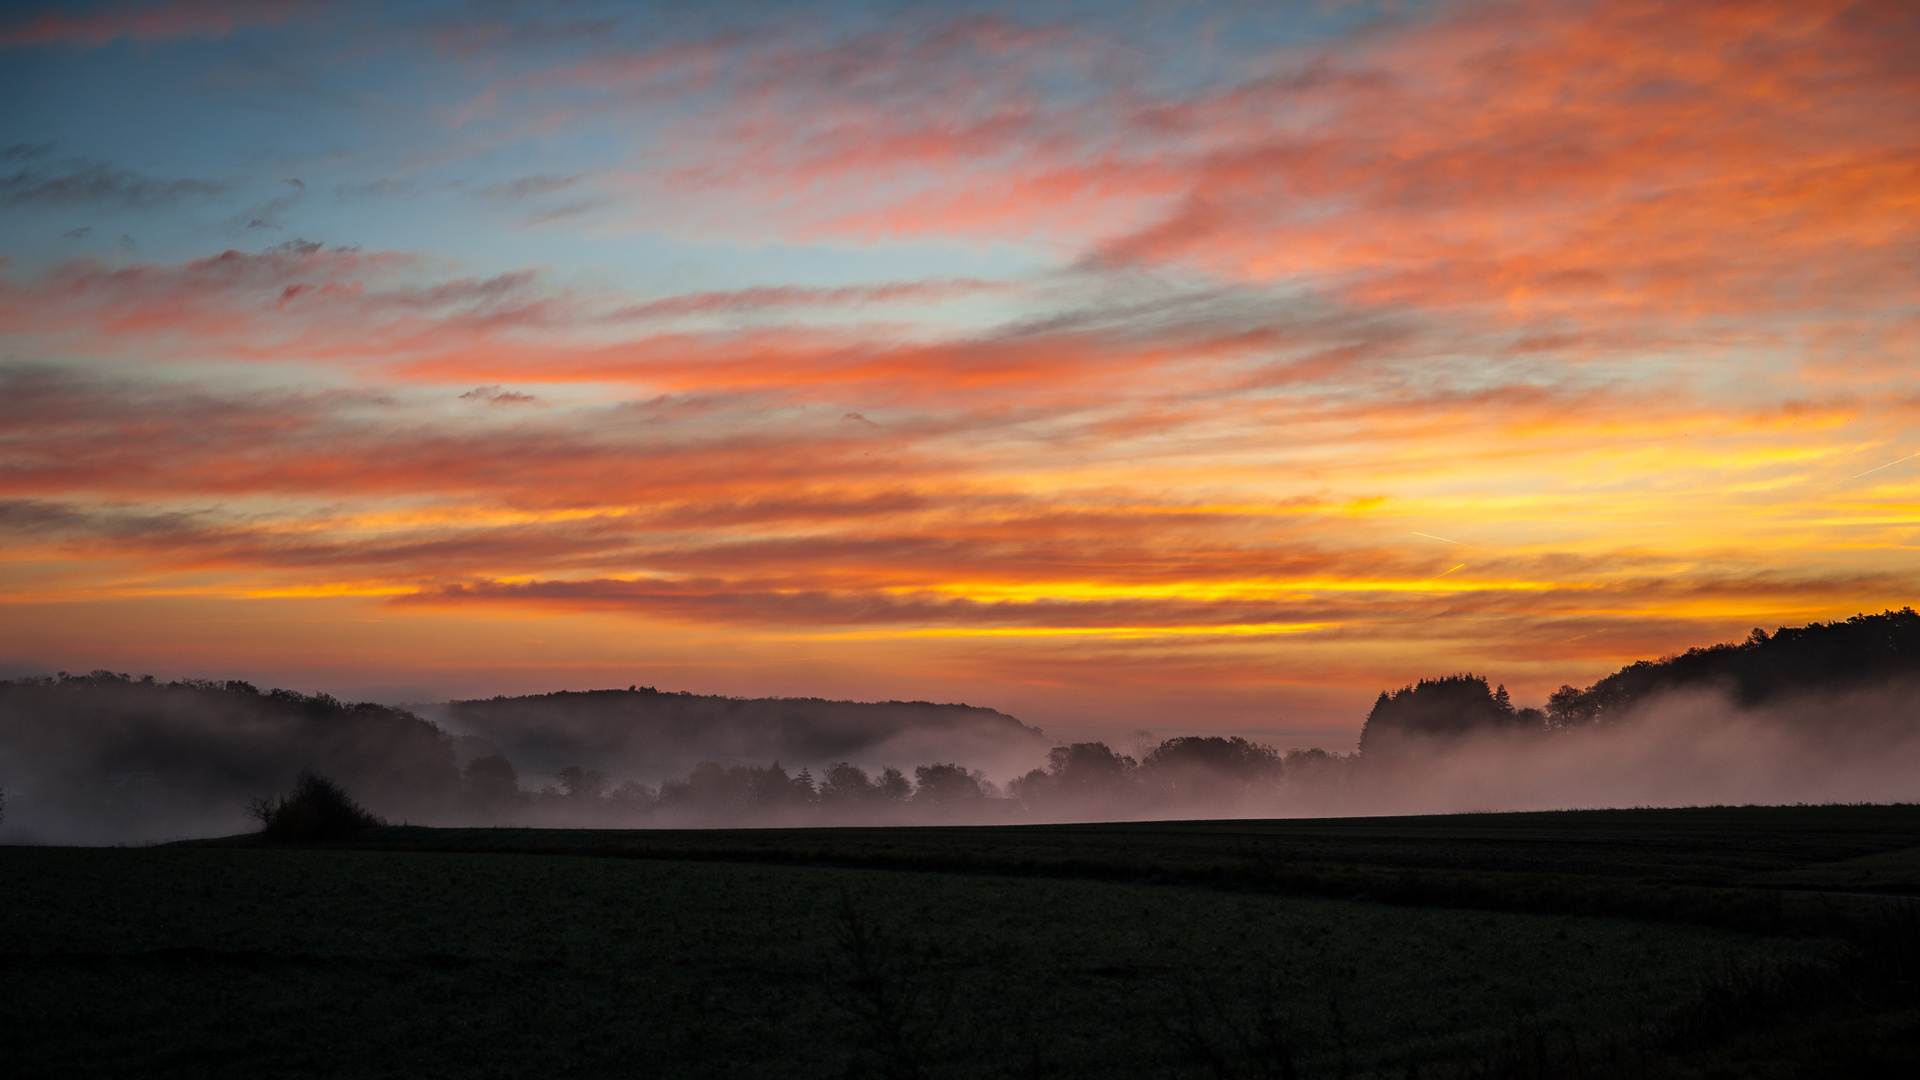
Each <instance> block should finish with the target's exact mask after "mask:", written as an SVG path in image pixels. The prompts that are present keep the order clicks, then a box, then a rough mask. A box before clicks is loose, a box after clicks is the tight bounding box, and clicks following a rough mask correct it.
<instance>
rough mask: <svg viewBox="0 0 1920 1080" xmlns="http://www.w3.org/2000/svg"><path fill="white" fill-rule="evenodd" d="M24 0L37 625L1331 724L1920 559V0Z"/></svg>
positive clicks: (204, 653) (1681, 636) (1048, 706)
mask: <svg viewBox="0 0 1920 1080" xmlns="http://www.w3.org/2000/svg"><path fill="white" fill-rule="evenodd" d="M6 10H7V14H5V15H4V16H0V101H4V102H5V103H6V107H5V108H4V109H0V158H3V159H4V160H0V675H5V674H9V673H34V672H46V671H53V670H73V671H83V670H90V669H93V668H109V669H112V670H118V671H129V672H132V673H134V674H142V673H153V674H155V675H158V676H161V677H179V676H202V677H221V678H226V677H244V678H250V679H252V680H255V681H257V682H259V683H261V684H262V685H285V686H290V687H294V688H298V689H303V690H308V691H311V690H326V691H329V692H333V693H335V694H337V695H340V696H342V697H348V698H359V697H367V698H376V699H379V700H385V701H424V700H430V699H436V698H445V697H448V696H461V697H468V696H491V695H493V694H500V693H505V694H517V693H527V692H544V691H547V690H553V689H562V688H573V689H580V688H588V687H599V686H622V687H624V686H626V685H629V684H644V685H654V686H658V687H660V688H662V689H674V690H691V691H695V692H701V693H723V694H735V695H751V696H760V695H799V696H822V697H829V698H851V699H859V700H886V699H906V700H914V699H927V700H935V701H965V702H969V703H972V704H977V705H988V706H992V707H995V708H999V709H1002V710H1004V711H1007V712H1011V713H1013V714H1014V715H1016V716H1019V717H1020V718H1021V719H1022V720H1024V721H1026V722H1028V723H1033V724H1038V725H1040V726H1042V727H1043V728H1045V729H1047V730H1048V732H1049V733H1050V734H1054V735H1057V736H1061V737H1071V736H1073V735H1074V734H1076V733H1082V732H1085V733H1107V732H1134V733H1140V732H1154V733H1158V734H1163V735H1169V734H1178V733H1182V732H1209V733H1219V732H1241V733H1246V734H1250V735H1254V736H1257V737H1261V738H1264V739H1266V740H1269V741H1273V742H1275V743H1277V744H1278V745H1281V746H1282V747H1284V746H1286V745H1324V746H1327V747H1329V748H1334V749H1343V748H1347V747H1350V746H1351V744H1352V740H1353V739H1354V738H1355V736H1356V735H1357V731H1358V726H1359V723H1360V721H1361V720H1362V719H1363V718H1364V716H1365V713H1366V709H1367V708H1368V706H1369V705H1370V704H1371V703H1372V700H1373V698H1374V697H1375V696H1376V695H1377V694H1378V693H1379V692H1380V691H1381V690H1382V689H1384V688H1388V687H1394V686H1399V685H1403V684H1405V683H1408V682H1411V681H1413V680H1414V679H1417V678H1421V677H1427V676H1436V675H1443V674H1451V673H1455V672H1462V671H1470V672H1473V673H1477V674H1483V675H1485V676H1487V677H1488V678H1489V679H1490V680H1492V681H1495V682H1498V683H1503V684H1505V685H1506V686H1507V687H1508V688H1509V689H1510V691H1511V692H1512V695H1513V698H1514V700H1515V702H1516V703H1517V704H1522V705H1525V704H1538V703H1539V701H1540V700H1542V699H1544V697H1545V695H1546V694H1547V693H1548V692H1550V691H1551V690H1552V689H1554V688H1555V687H1557V686H1559V685H1561V684H1562V683H1574V684H1580V685H1584V684H1585V683H1587V682H1590V681H1592V680H1593V679H1594V678H1596V677H1598V676H1600V675H1603V674H1605V673H1607V672H1609V671H1612V670H1613V669H1615V668H1617V667H1619V666H1621V665H1622V664H1624V663H1628V662H1631V661H1633V660H1637V659H1643V658H1652V657H1656V656H1660V655H1662V654H1665V653H1670V652H1674V651H1680V650H1684V649H1685V648H1687V647H1690V646H1693V645H1700V644H1708V643H1712V642H1716V641H1727V640H1737V639H1740V638H1743V637H1745V636H1746V634H1747V631H1748V630H1749V629H1750V628H1752V627H1755V626H1762V627H1766V628H1769V629H1771V628H1773V627H1775V626H1779V625H1788V624H1799V623H1805V622H1808V621H1812V620H1826V619H1832V618H1840V617H1845V616H1848V615H1851V614H1854V613H1856V612H1861V611H1879V610H1882V609H1884V608H1888V607H1896V608H1897V607H1900V606H1903V605H1906V604H1910V603H1914V602H1915V601H1916V599H1917V597H1916V593H1920V588H1916V582H1917V581H1920V557H1917V553H1920V13H1917V11H1916V9H1915V8H1913V7H1912V6H1911V5H1909V4H1905V3H1861V4H1839V3H1822V2H1818V0H1794V2H1791V3H1771V2H1765V0H1743V2H1738V3H1715V2H1710V0H1697V2H1687V3H1671V4H1667V3H1596V4H1583V3H1567V2H1540V3H1532V2H1512V3H1391V2H1387V3H1376V4H1341V3H1328V2H1311V3H1299V4H1252V3H1217V4H1210V3H1198V2H1171V0H1168V2H1141V3H1134V4H1120V3H1085V4H1074V3H1045V2H1040V3H1034V2H1029V3H1023V4H1018V5H994V4H978V5H967V4H958V3H941V4H926V5H915V4H905V3H899V4H861V3H826V4H804V3H780V4H748V3H733V4H728V3H698V4H695V3H686V4H675V3H660V4H652V5H641V4H591V3H581V4H570V3H548V4H515V3H471V4H462V3H451V2H448V3H420V4H404V3H380V4H371V3H367V4H357V3H351V2H348V3H306V2H301V0H286V2H273V0H255V2H247V3H227V2H224V0H170V2H161V3H134V4H112V3H109V4H91V3H87V4H63V5H58V6H50V7H42V6H39V5H36V4H24V5H22V4H15V5H10V6H9V7H8V8H7V9H6Z"/></svg>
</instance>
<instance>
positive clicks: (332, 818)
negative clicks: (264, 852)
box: [251, 769, 382, 844]
mask: <svg viewBox="0 0 1920 1080" xmlns="http://www.w3.org/2000/svg"><path fill="white" fill-rule="evenodd" d="M251 809H252V811H253V816H254V817H256V818H258V819H259V820H260V825H261V828H260V836H261V838H262V839H264V840H266V841H267V842H269V843H274V844H323V843H326V842H328V841H331V840H350V839H352V838H353V837H354V836H357V835H359V834H360V833H362V832H365V831H366V830H368V829H371V828H373V827H374V826H376V825H379V824H382V822H381V821H380V819H379V818H377V817H374V816H373V815H372V814H370V813H368V812H367V809H366V808H365V807H363V806H361V805H360V804H359V803H357V802H354V801H353V798H352V796H350V795H348V794H347V793H346V792H345V791H342V790H341V789H340V785H338V784H336V783H334V782H333V781H331V780H329V779H327V778H326V777H324V776H321V775H320V774H319V773H316V772H314V771H313V770H312V769H302V770H300V776H299V778H298V779H297V780H295V781H294V784H293V794H291V795H283V796H281V797H280V798H279V799H278V800H274V799H256V800H255V801H254V803H253V806H252V807H251Z"/></svg>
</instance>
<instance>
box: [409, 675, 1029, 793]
mask: <svg viewBox="0 0 1920 1080" xmlns="http://www.w3.org/2000/svg"><path fill="white" fill-rule="evenodd" d="M444 710H445V711H444V713H443V714H442V716H443V719H444V722H445V724H446V725H447V726H448V727H449V728H451V729H453V730H455V731H459V732H462V733H470V734H473V735H478V736H481V737H483V738H486V739H488V740H491V741H492V742H494V743H495V744H497V745H498V746H499V747H500V748H501V749H502V750H503V751H505V753H506V754H507V756H508V757H510V758H512V759H513V760H514V762H515V763H516V764H519V765H520V766H521V767H522V769H523V770H531V771H534V772H536V773H549V772H551V771H552V770H554V769H557V768H560V767H563V766H565V765H569V764H573V763H576V762H581V761H590V762H595V763H597V765H598V767H599V768H601V769H604V770H606V771H608V772H612V773H616V774H619V775H622V776H637V777H644V778H647V779H649V780H652V781H657V780H660V779H664V778H667V777H672V776H678V775H681V774H684V773H685V772H686V771H687V770H688V769H690V768H692V767H693V766H694V765H696V764H698V763H699V762H702V761H718V762H733V761H751V762H765V761H769V760H777V761H785V762H788V763H797V762H798V763H817V762H829V761H853V762H859V763H863V764H869V765H870V766H871V767H875V768H877V767H879V766H880V765H885V764H900V763H902V762H921V761H964V762H967V763H969V764H970V765H974V766H976V767H984V768H988V769H997V768H998V767H999V766H1001V764H1002V759H1004V760H1005V762H1006V768H1005V769H1003V770H1000V771H1014V769H1015V767H1016V765H1017V768H1018V769H1020V770H1024V769H1025V768H1026V767H1027V766H1028V765H1030V764H1031V762H1032V760H1033V759H1035V758H1038V757H1040V756H1043V755H1044V754H1045V753H1046V751H1047V748H1048V747H1049V746H1050V745H1051V743H1050V742H1049V741H1048V740H1047V739H1046V738H1045V736H1043V735H1042V733H1041V732H1040V729H1038V728H1034V727H1029V726H1027V725H1025V724H1022V723H1021V722H1020V721H1019V720H1016V719H1014V718H1013V717H1011V716H1008V715H1007V714H1006V713H1003V712H998V711H996V710H994V709H987V708H981V707H978V706H971V705H937V704H933V703H931V702H926V701H882V702H858V701H827V700H823V699H821V698H731V697H718V696H713V695H704V694H690V693H685V692H679V693H663V692H661V691H658V690H654V689H653V688H651V687H631V688H629V689H626V690H590V691H560V692H557V693H552V694H537V695H532V696H528V697H514V698H508V697H498V698H491V699H486V700H476V701H454V702H449V703H448V704H447V705H446V706H444Z"/></svg>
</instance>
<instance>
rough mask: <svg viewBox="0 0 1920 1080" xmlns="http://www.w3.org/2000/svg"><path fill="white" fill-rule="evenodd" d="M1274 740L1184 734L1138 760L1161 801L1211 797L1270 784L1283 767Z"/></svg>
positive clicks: (1200, 800) (1240, 794) (1217, 798)
mask: <svg viewBox="0 0 1920 1080" xmlns="http://www.w3.org/2000/svg"><path fill="white" fill-rule="evenodd" d="M1284 771H1285V770H1284V767H1283V766H1282V764H1281V761H1280V754H1279V752H1278V751H1276V750H1274V748H1273V747H1271V746H1265V745H1262V744H1260V743H1255V742H1248V741H1247V740H1246V739H1244V738H1242V737H1240V736H1238V735H1233V736H1228V737H1224V738H1223V737H1221V736H1218V735H1183V736H1180V737H1178V738H1173V739H1168V740H1166V741H1164V742H1162V743H1161V744H1160V745H1159V746H1156V747H1154V748H1153V750H1152V751H1151V752H1149V753H1148V754H1147V756H1146V759H1145V760H1143V761H1142V762H1141V763H1140V775H1141V778H1142V780H1143V781H1144V782H1145V784H1146V786H1147V787H1148V788H1149V789H1150V790H1151V791H1152V792H1153V793H1154V794H1155V795H1157V796H1158V797H1159V799H1160V800H1161V801H1162V802H1168V801H1171V802H1174V803H1207V802H1219V801H1222V800H1223V799H1229V798H1239V797H1243V796H1244V795H1245V794H1246V793H1247V792H1248V791H1249V790H1250V789H1253V788H1256V787H1270V786H1272V785H1274V784H1277V783H1278V782H1279V781H1280V777H1281V775H1282V774H1283V773H1284Z"/></svg>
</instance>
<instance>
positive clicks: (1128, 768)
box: [1008, 742, 1138, 808]
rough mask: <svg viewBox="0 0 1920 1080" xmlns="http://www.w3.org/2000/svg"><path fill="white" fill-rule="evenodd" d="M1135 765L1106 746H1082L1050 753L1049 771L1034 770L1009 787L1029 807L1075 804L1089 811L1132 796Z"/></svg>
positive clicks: (1099, 743)
mask: <svg viewBox="0 0 1920 1080" xmlns="http://www.w3.org/2000/svg"><path fill="white" fill-rule="evenodd" d="M1137 767H1138V766H1137V764H1136V763H1135V761H1134V760H1133V759H1132V758H1130V757H1127V756H1126V755H1124V754H1116V753H1114V752H1113V750H1112V748H1111V747H1109V746H1107V744H1106V743H1101V742H1083V743H1073V744H1071V745H1068V746H1056V747H1054V748H1053V749H1051V750H1049V751H1047V767H1046V768H1044V769H1035V770H1033V771H1032V772H1029V773H1027V774H1026V775H1025V776H1022V777H1019V778H1017V779H1015V780H1014V781H1013V782H1012V783H1011V784H1009V785H1008V789H1009V791H1010V792H1011V794H1012V795H1013V797H1014V798H1016V799H1019V800H1020V801H1021V802H1023V803H1026V804H1027V805H1029V806H1035V807H1038V806H1050V805H1051V806H1062V805H1066V804H1074V805H1078V806H1082V807H1088V808H1090V807H1091V806H1092V804H1094V803H1096V802H1099V803H1104V804H1107V805H1109V806H1112V805H1114V804H1117V803H1121V802H1124V801H1126V800H1128V799H1129V798H1130V797H1131V796H1132V795H1133V794H1134V792H1133V790H1132V789H1133V774H1134V770H1135V769H1136V768H1137Z"/></svg>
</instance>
